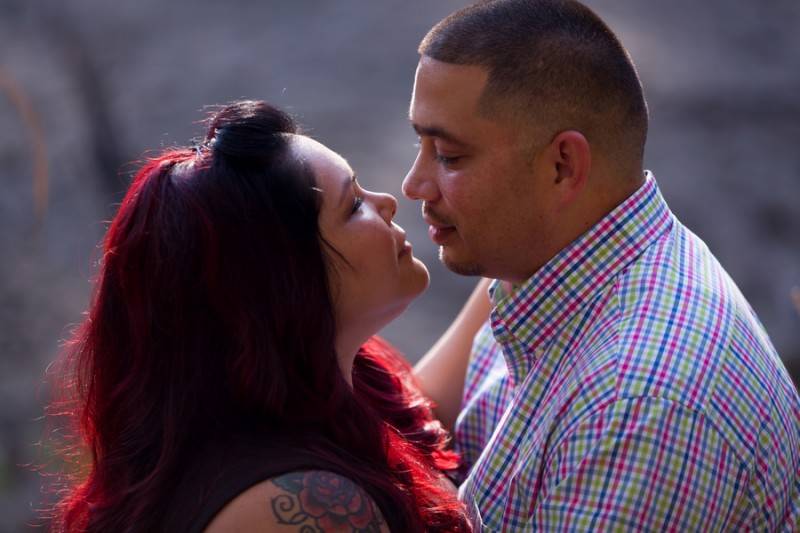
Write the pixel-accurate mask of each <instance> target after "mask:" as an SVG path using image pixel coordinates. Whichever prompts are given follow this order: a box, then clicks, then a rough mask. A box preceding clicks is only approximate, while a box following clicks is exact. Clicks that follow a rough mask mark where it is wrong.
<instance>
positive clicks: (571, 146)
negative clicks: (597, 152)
mask: <svg viewBox="0 0 800 533" xmlns="http://www.w3.org/2000/svg"><path fill="white" fill-rule="evenodd" d="M550 150H551V157H552V162H553V168H554V169H555V176H554V177H553V183H554V184H555V186H556V187H557V188H558V189H559V191H558V196H559V198H560V200H561V203H562V205H564V204H568V203H570V202H571V201H572V200H573V199H574V198H575V197H576V196H577V195H578V194H579V193H580V192H581V191H582V190H583V188H584V187H585V186H586V182H587V181H588V179H589V172H590V170H591V167H592V154H591V149H590V148H589V141H587V140H586V137H584V135H583V134H582V133H581V132H579V131H575V130H567V131H562V132H561V133H559V134H558V135H556V136H555V138H554V139H553V141H552V143H551V144H550Z"/></svg>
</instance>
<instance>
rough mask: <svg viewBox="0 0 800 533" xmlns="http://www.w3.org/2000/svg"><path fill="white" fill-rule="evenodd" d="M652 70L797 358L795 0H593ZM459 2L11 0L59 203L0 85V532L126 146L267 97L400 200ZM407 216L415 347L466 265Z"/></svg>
mask: <svg viewBox="0 0 800 533" xmlns="http://www.w3.org/2000/svg"><path fill="white" fill-rule="evenodd" d="M589 4H590V5H591V6H592V7H594V8H595V9H596V10H597V11H598V12H599V13H600V14H601V16H603V17H605V18H606V19H607V20H608V21H609V22H610V23H611V25H612V27H614V28H615V29H616V30H617V31H618V33H619V34H620V35H621V37H622V39H623V41H624V42H625V44H626V45H627V46H628V48H629V49H630V51H631V54H632V56H633V58H634V60H635V62H636V64H637V66H638V68H639V70H640V73H641V75H642V78H643V81H644V84H645V90H646V92H647V94H648V97H649V103H650V109H651V116H652V125H651V133H650V141H649V144H648V150H647V158H646V159H647V166H648V167H649V168H651V169H652V170H653V171H654V172H655V174H656V176H657V178H658V179H659V183H660V185H661V187H662V189H663V191H664V193H665V195H666V197H667V200H668V201H669V202H670V204H671V206H672V208H673V210H674V211H675V212H676V214H677V215H678V217H679V218H681V219H682V220H683V222H684V223H685V224H686V225H688V226H689V227H690V228H691V229H693V230H694V231H695V232H696V233H698V234H699V235H700V236H701V237H702V238H703V239H704V240H705V241H706V242H707V243H708V245H709V246H710V248H711V249H712V250H713V251H714V253H715V254H716V255H717V257H718V258H719V259H720V260H721V262H722V263H723V265H725V266H726V268H727V269H728V271H729V272H730V273H731V275H732V277H733V278H734V280H735V281H736V282H737V283H738V284H739V286H740V287H741V288H742V290H743V292H744V293H745V295H746V296H747V297H748V298H749V300H750V302H751V303H752V304H753V306H754V307H755V309H756V310H757V312H758V313H759V315H760V317H761V319H762V321H763V322H764V324H765V326H766V328H767V330H768V331H769V333H770V335H771V336H772V338H773V341H774V343H775V344H776V346H777V347H778V350H779V352H780V353H781V355H782V356H783V357H784V359H785V360H786V362H787V364H788V365H789V366H790V367H793V368H794V369H795V370H794V372H795V379H797V376H798V374H797V369H798V367H799V366H800V365H799V364H798V363H800V334H798V326H800V318H798V313H797V312H796V311H795V309H794V308H793V306H792V303H791V300H790V298H789V292H790V289H791V287H792V286H794V285H800V150H798V149H797V139H798V138H800V98H798V95H799V94H800V32H798V31H797V28H798V27H800V3H798V2H797V1H796V0H770V2H760V3H756V2H749V1H747V0H730V1H722V0H711V1H707V2H700V3H697V2H690V1H689V0H676V1H670V2H667V1H657V2H655V1H653V2H641V1H635V0H594V1H590V2H589ZM461 5H464V2H458V1H452V0H450V1H440V2H435V3H434V2H425V1H422V0H413V1H410V0H403V1H400V0H385V1H382V2H366V1H361V2H357V1H354V0H337V1H336V2H319V1H310V0H301V1H295V2H252V1H250V2H248V1H243V0H242V1H237V2H227V3H223V2H210V1H208V0H202V1H195V2H189V1H188V0H180V1H175V2H157V1H156V0H142V1H139V2H135V3H133V2H126V3H123V2H116V3H114V2H102V1H100V0H79V1H77V2H72V3H69V4H67V3H65V2H55V1H46V0H41V1H38V2H28V1H25V0H4V1H2V2H0V74H2V76H4V77H5V78H6V79H8V78H11V79H13V80H15V82H16V84H17V85H18V86H19V88H20V89H21V92H22V93H23V94H24V95H25V97H26V98H27V100H28V101H29V102H30V104H31V107H32V108H33V109H34V111H35V113H36V115H37V116H38V120H39V123H40V129H41V132H42V137H43V140H44V142H45V144H46V161H47V163H48V166H49V170H50V198H49V207H48V210H47V214H46V217H45V218H44V220H43V222H42V223H41V225H39V226H38V229H37V224H36V218H35V216H34V209H33V206H34V199H33V195H32V192H31V191H32V185H31V183H32V178H31V175H32V171H33V170H32V163H31V158H32V150H33V148H32V147H33V146H34V143H33V141H32V136H31V129H30V127H29V125H26V122H25V121H24V120H23V119H22V118H21V116H20V113H19V108H18V106H15V105H14V104H12V99H11V98H10V97H9V96H10V95H9V94H8V93H7V92H4V93H0V120H2V125H3V127H2V128H0V183H2V194H0V216H1V217H2V224H0V249H2V250H3V252H2V259H0V302H1V304H0V530H2V531H16V530H22V529H25V527H24V524H25V523H26V522H27V521H30V520H32V516H33V513H32V509H33V508H35V507H36V506H37V505H39V504H38V502H39V500H40V497H39V485H40V481H39V479H38V478H37V476H36V475H35V474H32V473H29V472H27V471H26V470H25V469H21V468H18V467H17V466H16V465H18V464H22V463H26V462H30V461H34V460H36V455H35V451H34V449H33V447H32V444H33V443H34V442H36V441H37V440H39V438H40V436H41V433H42V431H43V425H42V423H41V422H37V421H36V420H35V419H36V418H37V417H39V416H40V415H41V414H42V404H43V402H44V401H46V399H47V397H48V395H47V388H46V387H45V386H44V378H43V376H44V370H45V367H46V366H47V364H48V363H49V362H50V361H52V360H53V359H54V358H55V357H56V355H57V353H58V351H59V345H60V342H61V341H63V340H64V339H65V338H66V337H67V336H68V333H69V330H70V327H71V326H70V324H75V323H77V322H79V321H80V320H81V318H82V315H81V312H82V311H83V310H84V309H85V307H86V305H87V301H88V298H89V294H90V286H89V284H88V283H87V280H89V279H90V278H91V276H92V275H93V272H94V271H93V261H94V260H96V259H97V255H98V252H97V249H96V243H97V242H98V241H99V239H100V237H101V235H102V232H103V230H104V227H105V224H104V223H103V222H102V221H103V220H104V219H108V218H109V217H110V216H111V215H112V213H113V204H114V202H116V201H118V199H119V192H120V191H121V190H123V189H124V186H125V183H126V180H127V178H128V176H129V171H130V169H131V168H132V167H131V166H130V165H129V162H131V161H135V160H137V159H138V158H140V157H141V156H142V155H143V154H144V153H145V151H146V150H148V149H158V148H160V147H162V146H168V145H172V144H182V143H185V142H186V141H187V140H188V139H189V138H190V137H192V136H195V135H199V134H200V133H201V127H200V126H198V125H196V124H194V123H195V122H196V121H198V120H200V119H201V118H202V117H203V116H204V112H203V106H204V105H207V104H214V103H221V102H226V101H229V100H232V99H235V98H240V97H251V98H263V99H267V100H270V101H272V102H274V103H277V104H279V105H281V106H285V107H286V108H288V109H289V110H291V111H292V112H293V113H294V114H296V115H297V116H298V117H299V119H300V121H301V122H302V123H304V124H306V126H307V127H308V129H309V130H310V132H311V134H313V135H314V136H315V137H317V138H318V139H320V140H321V141H323V142H325V143H326V144H329V145H330V146H332V147H333V148H334V149H336V150H338V151H340V152H341V153H343V154H344V155H345V156H346V157H348V158H349V159H350V162H351V163H352V164H353V166H354V167H355V168H356V169H357V170H358V172H359V175H360V176H361V181H362V182H363V183H364V185H365V186H367V187H368V188H372V189H378V190H387V191H389V192H392V193H393V194H395V195H398V196H399V194H400V182H401V180H402V178H403V176H404V175H405V171H406V170H407V168H408V166H409V164H410V163H411V161H412V159H413V156H414V148H413V143H414V142H415V138H414V135H413V134H412V132H411V130H410V128H409V126H408V124H407V121H406V117H405V115H406V111H407V105H408V98H409V94H410V88H411V82H412V76H413V71H414V67H415V65H416V60H417V56H416V53H415V48H416V44H417V43H418V41H419V39H420V38H421V37H422V36H423V35H424V33H425V32H426V31H427V29H428V28H429V27H430V26H431V25H432V24H433V23H435V22H436V21H437V20H439V19H440V18H441V17H442V16H444V15H445V14H447V13H448V12H450V11H452V10H453V9H456V8H458V7H460V6H461ZM398 221H399V223H400V224H401V225H403V226H405V227H406V229H407V230H408V233H409V236H410V238H411V240H412V241H413V242H414V244H415V253H417V255H419V256H420V257H422V258H423V259H424V260H425V261H426V262H427V263H428V265H429V266H430V267H431V272H432V276H433V282H432V287H431V289H430V290H429V292H428V293H427V294H426V295H425V296H423V297H422V298H420V300H418V301H417V302H416V303H415V304H414V306H413V307H412V309H411V310H410V311H409V312H408V313H407V314H406V315H404V316H403V317H402V318H401V319H399V320H398V321H397V322H396V323H394V324H392V325H391V326H390V327H388V328H387V329H386V331H385V332H384V333H385V335H386V336H387V337H388V338H389V339H390V340H392V341H394V342H395V343H396V344H397V345H399V346H400V347H401V348H402V349H403V350H404V351H405V352H406V353H407V354H408V356H409V358H411V359H416V358H417V357H419V356H420V355H421V354H422V353H423V352H424V350H425V349H426V348H427V347H428V346H429V345H430V344H431V343H432V342H433V340H434V339H435V338H436V336H437V335H438V333H440V332H441V330H442V329H443V328H444V327H445V326H446V324H447V323H448V321H449V320H450V319H451V318H452V317H453V316H454V315H455V313H456V311H457V309H458V307H459V306H460V303H461V301H462V299H463V298H464V296H465V295H466V294H467V293H468V292H469V290H470V288H471V286H472V284H473V281H472V280H468V279H463V278H458V277H456V276H454V275H451V274H449V273H447V272H445V271H444V270H443V269H442V268H441V267H440V266H439V265H438V264H437V261H436V251H435V249H434V247H433V246H432V244H431V243H430V242H429V241H428V240H427V237H426V236H425V228H424V226H423V225H422V223H421V220H420V219H419V216H418V206H416V205H414V204H412V203H410V202H404V201H401V207H400V212H399V214H398Z"/></svg>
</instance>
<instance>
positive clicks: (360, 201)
mask: <svg viewBox="0 0 800 533" xmlns="http://www.w3.org/2000/svg"><path fill="white" fill-rule="evenodd" d="M363 203H364V199H363V198H362V197H360V196H356V197H355V198H354V199H353V210H352V211H350V214H353V213H355V212H356V211H358V210H359V208H360V207H361V204H363Z"/></svg>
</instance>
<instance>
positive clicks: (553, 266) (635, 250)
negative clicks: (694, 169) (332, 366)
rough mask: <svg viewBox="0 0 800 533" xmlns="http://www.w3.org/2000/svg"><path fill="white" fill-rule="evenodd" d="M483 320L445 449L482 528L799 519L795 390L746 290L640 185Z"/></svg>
mask: <svg viewBox="0 0 800 533" xmlns="http://www.w3.org/2000/svg"><path fill="white" fill-rule="evenodd" d="M490 293H491V296H492V300H493V302H494V304H495V307H494V309H493V311H492V314H491V320H490V324H489V323H487V324H486V325H485V326H484V328H483V329H482V330H481V331H480V332H479V333H478V336H477V337H476V340H475V345H474V347H473V354H472V357H471V360H470V365H469V368H468V370H467V379H466V383H465V389H464V397H463V404H462V409H463V410H462V412H461V415H460V416H459V419H458V422H457V424H456V429H455V442H456V449H457V450H458V451H459V452H460V453H461V454H462V456H463V459H464V461H465V463H466V466H467V467H469V468H470V469H469V475H468V476H467V477H466V479H465V480H464V482H463V484H462V485H461V488H460V495H461V498H462V499H463V500H464V501H465V503H466V504H467V507H468V509H469V510H470V511H471V513H472V515H473V518H474V519H475V522H476V525H477V526H479V527H481V528H482V529H483V530H488V531H528V530H538V531H598V530H623V531H680V532H684V531H767V530H785V531H792V530H797V529H800V398H798V393H797V390H796V388H795V386H794V385H793V383H792V381H791V378H790V377H789V375H788V373H787V371H786V369H785V367H784V366H783V364H782V363H781V361H780V359H779V357H778V355H777V353H776V352H775V349H774V348H773V346H772V344H771V343H770V341H769V339H768V337H767V334H766V333H765V332H764V329H763V327H762V326H761V324H760V323H759V321H758V319H757V318H756V316H755V314H754V313H753V311H752V309H751V308H750V306H749V305H748V303H747V301H746V300H745V299H744V297H743V296H742V295H741V293H740V292H739V290H738V289H737V287H736V285H735V284H734V283H733V281H732V280H731V278H730V277H729V276H728V274H727V273H726V272H725V271H724V270H723V269H722V267H721V266H720V264H719V263H718V262H717V261H716V259H715V258H714V257H713V255H712V254H711V252H710V251H709V250H708V248H707V247H706V246H705V244H704V243H703V242H702V241H701V240H700V239H699V238H698V237H697V236H695V235H694V234H692V233H691V232H690V231H689V230H688V229H686V228H685V227H684V226H682V225H681V224H680V223H679V222H678V221H677V220H676V219H675V217H674V216H673V215H672V213H671V212H670V211H669V209H668V207H667V205H666V203H665V202H664V200H663V198H662V196H661V194H660V192H659V190H658V187H657V186H656V183H655V180H654V179H653V177H652V175H650V174H649V173H648V176H647V180H646V182H645V184H644V185H643V186H642V187H641V188H640V189H639V190H638V191H637V192H636V193H634V194H633V195H632V196H631V197H630V198H628V199H627V200H626V201H624V202H623V203H622V204H621V205H619V206H618V207H617V208H616V209H615V210H614V211H612V212H611V213H609V214H608V215H607V216H606V217H604V218H603V219H602V220H601V221H600V222H598V223H597V224H596V225H595V226H594V227H593V228H592V229H591V230H589V231H588V232H587V233H586V234H584V235H583V236H582V237H580V238H579V239H578V240H576V241H575V242H573V243H572V244H571V245H570V246H568V247H567V248H566V249H564V250H563V251H561V252H560V253H559V254H558V255H557V256H556V257H555V258H553V259H552V260H551V261H550V262H549V263H548V264H547V265H545V266H544V267H543V268H542V269H540V270H539V271H538V272H537V273H536V274H535V275H534V276H533V277H532V278H531V279H529V280H528V281H527V282H525V283H524V284H522V285H520V286H517V287H515V288H514V290H513V291H512V293H511V294H506V293H505V292H504V290H503V287H502V286H501V285H500V284H499V283H497V282H495V283H494V284H493V285H492V287H491V289H490Z"/></svg>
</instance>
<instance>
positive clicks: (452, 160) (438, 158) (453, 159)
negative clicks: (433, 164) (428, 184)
mask: <svg viewBox="0 0 800 533" xmlns="http://www.w3.org/2000/svg"><path fill="white" fill-rule="evenodd" d="M459 159H461V158H460V157H446V156H443V155H439V154H436V161H438V162H439V163H441V164H442V165H444V166H450V165H454V164H455V163H457V162H458V160H459Z"/></svg>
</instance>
